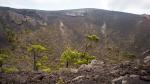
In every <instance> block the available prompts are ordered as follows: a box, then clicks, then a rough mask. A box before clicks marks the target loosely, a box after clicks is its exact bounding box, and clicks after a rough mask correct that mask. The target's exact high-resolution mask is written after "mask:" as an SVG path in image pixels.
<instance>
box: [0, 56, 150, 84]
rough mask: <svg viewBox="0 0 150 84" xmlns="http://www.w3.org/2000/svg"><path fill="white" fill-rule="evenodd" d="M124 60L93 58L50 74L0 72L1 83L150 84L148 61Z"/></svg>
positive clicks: (147, 59)
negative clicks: (112, 63)
mask: <svg viewBox="0 0 150 84" xmlns="http://www.w3.org/2000/svg"><path fill="white" fill-rule="evenodd" d="M149 60H150V59H149V57H146V58H145V59H144V60H143V62H144V63H142V64H141V63H138V62H137V61H132V62H131V61H126V62H124V63H120V64H118V65H108V64H105V63H104V62H100V61H97V60H93V61H92V62H91V64H88V65H81V66H80V67H79V68H78V69H72V68H70V69H65V68H63V69H61V70H59V71H55V72H53V73H51V74H44V73H40V72H18V73H12V74H2V73H1V74H0V75H1V79H0V82H1V84H150V62H149Z"/></svg>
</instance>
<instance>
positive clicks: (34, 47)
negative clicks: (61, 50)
mask: <svg viewBox="0 0 150 84" xmlns="http://www.w3.org/2000/svg"><path fill="white" fill-rule="evenodd" d="M45 50H46V48H45V47H44V46H42V45H31V46H30V47H29V48H28V51H29V52H33V51H35V52H40V51H45Z"/></svg>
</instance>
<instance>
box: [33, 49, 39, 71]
mask: <svg viewBox="0 0 150 84" xmlns="http://www.w3.org/2000/svg"><path fill="white" fill-rule="evenodd" d="M33 56H34V57H33V70H34V71H38V69H37V66H36V63H37V62H36V53H35V51H33Z"/></svg>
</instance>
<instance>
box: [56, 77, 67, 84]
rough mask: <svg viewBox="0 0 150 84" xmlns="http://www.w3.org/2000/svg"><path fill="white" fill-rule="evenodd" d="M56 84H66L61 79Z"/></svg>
mask: <svg viewBox="0 0 150 84" xmlns="http://www.w3.org/2000/svg"><path fill="white" fill-rule="evenodd" d="M56 84H65V82H64V80H63V79H62V78H61V77H59V79H58V80H57V82H56Z"/></svg>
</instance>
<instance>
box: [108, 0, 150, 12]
mask: <svg viewBox="0 0 150 84" xmlns="http://www.w3.org/2000/svg"><path fill="white" fill-rule="evenodd" d="M109 8H111V9H113V10H120V11H124V12H130V13H138V14H143V13H149V14H150V0H111V1H110V2H109Z"/></svg>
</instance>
